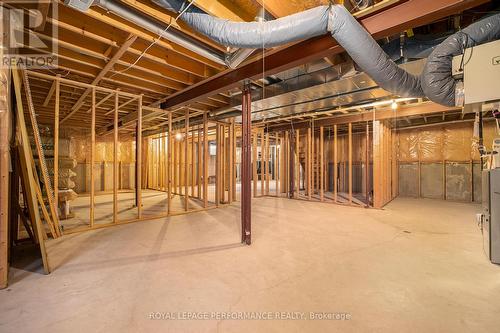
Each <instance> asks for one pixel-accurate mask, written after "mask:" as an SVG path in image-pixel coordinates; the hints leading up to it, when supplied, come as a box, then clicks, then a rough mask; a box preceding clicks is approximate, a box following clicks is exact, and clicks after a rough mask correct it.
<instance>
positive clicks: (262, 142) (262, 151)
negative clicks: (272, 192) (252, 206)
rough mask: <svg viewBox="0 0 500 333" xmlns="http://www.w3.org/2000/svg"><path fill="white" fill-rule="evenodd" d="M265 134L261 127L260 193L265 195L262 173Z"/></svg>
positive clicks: (264, 180)
mask: <svg viewBox="0 0 500 333" xmlns="http://www.w3.org/2000/svg"><path fill="white" fill-rule="evenodd" d="M265 140H266V139H265V135H264V129H263V128H262V129H261V132H260V195H261V196H264V195H266V177H265V175H264V172H265V165H264V158H265V157H264V156H265V151H264V150H265V146H266V142H265Z"/></svg>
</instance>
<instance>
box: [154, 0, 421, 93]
mask: <svg viewBox="0 0 500 333" xmlns="http://www.w3.org/2000/svg"><path fill="white" fill-rule="evenodd" d="M154 2H156V3H157V4H158V5H160V6H163V7H164V8H167V9H169V10H177V11H182V10H183V5H182V4H180V3H179V2H178V1H176V0H154ZM181 18H182V20H183V21H185V22H186V23H187V24H189V25H190V26H191V27H193V29H195V30H196V31H198V32H200V33H201V34H203V35H205V36H207V37H209V38H211V39H213V40H215V41H216V42H218V43H220V44H222V45H225V46H231V47H237V48H252V49H256V48H263V47H275V46H280V45H285V44H288V43H292V42H296V41H299V40H303V39H308V38H311V37H315V36H320V35H324V34H326V33H328V32H330V33H331V34H332V36H333V38H335V39H336V40H337V42H338V43H339V44H340V45H341V46H342V47H343V48H344V49H345V50H346V51H347V53H349V55H350V56H351V58H352V59H353V60H354V61H355V62H356V63H357V64H358V66H359V67H360V68H361V69H362V70H363V71H365V72H366V73H367V74H368V75H370V77H372V78H373V80H374V81H376V82H377V83H378V84H379V85H380V86H381V87H382V88H384V89H386V90H388V91H390V92H392V93H394V94H397V95H399V96H403V97H423V92H422V89H421V87H420V81H419V79H418V77H416V76H414V75H411V74H409V73H407V72H406V71H404V70H403V69H401V68H399V67H398V66H397V65H396V64H395V63H394V62H393V61H392V60H391V59H390V58H389V57H388V56H387V54H386V53H385V52H384V51H383V50H382V48H381V47H380V45H378V44H377V42H376V41H375V40H374V39H373V38H372V36H371V35H370V34H369V33H368V32H367V31H366V30H365V29H364V28H363V27H362V26H361V25H360V24H359V23H358V21H356V19H355V18H354V17H353V16H352V15H351V13H349V12H348V11H347V9H346V8H345V7H344V6H340V5H333V6H319V7H315V8H312V9H309V10H306V11H304V12H300V13H297V14H293V15H289V16H285V17H282V18H279V19H276V20H272V21H266V22H231V21H229V20H224V19H220V18H215V17H212V16H211V15H208V14H201V13H198V12H196V11H192V12H191V11H189V10H188V11H187V12H185V13H184V14H183V15H182V17H181Z"/></svg>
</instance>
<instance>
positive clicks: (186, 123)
mask: <svg viewBox="0 0 500 333" xmlns="http://www.w3.org/2000/svg"><path fill="white" fill-rule="evenodd" d="M184 135H185V138H184V209H185V210H186V211H187V210H189V206H188V205H189V193H188V190H189V189H188V186H189V185H188V172H189V170H188V165H187V162H188V144H189V141H188V140H189V108H188V109H186V119H185V121H184Z"/></svg>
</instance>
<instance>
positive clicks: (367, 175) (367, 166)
mask: <svg viewBox="0 0 500 333" xmlns="http://www.w3.org/2000/svg"><path fill="white" fill-rule="evenodd" d="M365 146H366V147H365V201H366V206H367V207H368V206H369V205H370V124H369V123H368V122H366V138H365Z"/></svg>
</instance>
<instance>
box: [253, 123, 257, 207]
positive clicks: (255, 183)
mask: <svg viewBox="0 0 500 333" xmlns="http://www.w3.org/2000/svg"><path fill="white" fill-rule="evenodd" d="M257 142H258V132H257V131H253V140H252V179H253V197H254V198H256V197H257V182H258V175H257Z"/></svg>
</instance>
